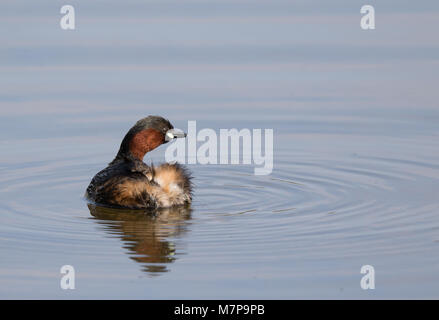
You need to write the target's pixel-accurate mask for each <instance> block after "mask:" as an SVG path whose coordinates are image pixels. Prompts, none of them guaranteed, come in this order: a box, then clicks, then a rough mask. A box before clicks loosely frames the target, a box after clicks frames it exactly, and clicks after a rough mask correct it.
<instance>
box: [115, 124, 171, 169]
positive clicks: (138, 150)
mask: <svg viewBox="0 0 439 320" xmlns="http://www.w3.org/2000/svg"><path fill="white" fill-rule="evenodd" d="M164 142H165V137H164V135H163V134H162V133H161V132H160V131H158V130H156V129H152V128H149V129H143V130H135V131H134V130H130V131H128V133H127V134H126V135H125V137H124V138H123V140H122V143H121V145H120V149H119V152H118V153H117V155H116V158H115V159H114V160H113V161H112V162H115V161H117V160H122V159H125V160H140V161H143V157H144V156H145V154H146V153H148V152H149V151H151V150H154V149H155V148H157V147H158V146H160V145H161V144H163V143H164Z"/></svg>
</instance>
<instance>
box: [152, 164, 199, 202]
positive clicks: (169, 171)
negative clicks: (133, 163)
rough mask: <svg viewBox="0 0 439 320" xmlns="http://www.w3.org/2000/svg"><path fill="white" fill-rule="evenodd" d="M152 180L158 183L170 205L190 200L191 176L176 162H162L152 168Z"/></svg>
mask: <svg viewBox="0 0 439 320" xmlns="http://www.w3.org/2000/svg"><path fill="white" fill-rule="evenodd" d="M153 180H154V181H155V182H156V183H157V184H158V185H160V187H161V188H162V190H163V191H164V192H165V194H166V195H167V196H168V197H169V201H170V203H171V206H172V205H182V204H187V203H190V202H191V201H192V183H191V176H190V174H189V172H188V171H187V170H186V168H185V167H183V166H182V165H180V164H178V163H174V164H169V163H164V164H162V165H160V166H158V167H155V168H154V178H153Z"/></svg>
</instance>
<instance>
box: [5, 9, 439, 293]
mask: <svg viewBox="0 0 439 320" xmlns="http://www.w3.org/2000/svg"><path fill="white" fill-rule="evenodd" d="M64 4H67V3H65V2H64V1H48V0H41V1H31V2H30V1H15V0H14V1H12V0H10V1H9V0H3V1H2V2H1V3H0V154H1V157H0V256H1V260H0V298H3V299H12V298H26V299H29V298H31V299H35V298H43V299H47V298H56V299H78V298H86V299H89V298H123V299H143V298H147V299H167V298H174V299H184V298H186V299H193V298H207V299H212V298H232V299H235V298H249V299H251V298H261V299H274V298H281V299H296V298H324V299H326V298H329V299H346V298H347V299H351V298H355V299H372V298H380V299H381V298H438V297H439V273H438V270H439V193H438V190H439V188H438V187H439V105H438V99H439V90H438V74H439V38H438V36H437V31H438V29H439V3H438V2H437V1H422V2H414V1H396V0H395V1H368V3H367V4H372V5H374V6H375V10H376V29H375V30H368V31H366V30H362V29H361V28H360V18H361V14H360V8H361V6H362V5H364V4H366V3H364V2H363V1H352V0H334V1H323V0H318V1H312V2H311V1H281V0H276V1H256V0H252V1H246V0H236V1H224V0H212V1H177V0H166V1H164V0H160V1H158V0H157V1H140V0H129V1H85V0H81V1H79V0H75V1H71V2H69V3H68V4H71V5H73V6H74V7H75V9H76V29H75V30H74V31H66V30H62V29H61V28H60V25H59V20H60V18H61V16H62V15H61V14H60V13H59V11H60V8H61V6H62V5H64ZM149 114H158V115H162V116H164V117H167V118H169V119H170V120H171V122H172V123H173V124H174V126H175V127H178V128H181V129H185V130H186V129H187V126H188V121H189V120H195V121H197V128H198V129H199V130H200V129H203V128H212V129H214V130H215V131H216V132H219V129H230V128H238V129H243V128H249V129H258V128H261V129H266V128H268V129H273V130H274V166H273V171H272V173H271V174H270V175H265V176H256V175H254V174H253V173H254V167H255V166H254V165H253V164H252V165H242V164H241V165H201V164H190V165H188V168H189V170H190V171H191V172H192V175H193V176H194V184H195V190H194V201H193V204H192V206H191V208H190V209H170V210H167V211H165V212H163V213H162V214H161V215H159V216H151V215H148V214H138V215H136V214H134V215H133V214H132V213H130V212H124V211H117V210H116V211H114V210H105V209H102V208H99V207H97V208H96V207H92V206H90V207H89V206H88V204H87V202H86V201H85V200H84V199H83V194H84V191H85V188H86V187H87V185H88V183H89V181H90V179H91V178H92V177H93V175H94V174H95V173H96V172H98V171H99V170H100V169H102V168H103V167H105V166H106V164H107V163H108V162H109V161H111V160H112V158H113V157H114V155H115V153H116V152H117V149H118V147H119V144H120V142H121V139H122V137H123V136H124V134H125V133H126V131H127V130H128V129H129V128H130V127H131V126H132V125H133V124H134V123H135V121H137V120H138V119H140V118H142V117H145V116H147V115H149ZM166 147H167V146H162V147H160V148H158V149H156V150H154V151H153V152H152V153H150V154H148V155H147V156H146V157H145V161H146V162H147V163H150V162H151V161H152V162H154V163H160V162H163V161H164V154H165V150H166ZM63 265H72V266H73V267H74V268H75V275H76V281H75V289H74V290H62V289H61V288H60V280H61V277H62V274H61V273H60V268H61V266H63ZM363 265H371V266H373V267H374V269H375V289H373V290H363V289H362V288H361V286H360V280H361V278H362V276H363V274H361V273H360V268H361V267H362V266H363Z"/></svg>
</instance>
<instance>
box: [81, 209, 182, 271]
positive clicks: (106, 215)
mask: <svg viewBox="0 0 439 320" xmlns="http://www.w3.org/2000/svg"><path fill="white" fill-rule="evenodd" d="M88 208H89V210H90V214H91V215H92V216H93V217H94V218H95V219H96V220H97V222H98V223H99V224H100V225H101V226H103V229H104V230H105V231H106V232H108V234H110V235H117V236H119V237H120V239H121V240H122V243H123V247H124V248H126V249H128V250H129V255H130V258H131V259H133V260H134V261H137V262H139V263H140V264H141V265H142V270H143V271H145V272H147V273H148V274H149V275H151V276H153V275H159V274H161V273H163V272H168V271H169V270H168V267H167V265H166V264H169V263H171V262H173V261H175V260H176V258H177V256H178V254H181V252H179V250H180V248H179V247H178V242H175V241H172V238H178V237H179V236H181V235H184V234H185V233H186V232H187V228H188V220H189V219H190V215H191V209H190V208H188V207H174V208H167V209H160V211H154V212H142V211H139V210H123V209H112V208H105V207H100V206H96V205H93V204H88ZM180 251H181V250H180Z"/></svg>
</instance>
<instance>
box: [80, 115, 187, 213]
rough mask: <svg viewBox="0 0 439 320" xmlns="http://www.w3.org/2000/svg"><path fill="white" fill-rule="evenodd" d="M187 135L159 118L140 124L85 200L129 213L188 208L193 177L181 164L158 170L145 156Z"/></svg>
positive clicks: (131, 130) (152, 118)
mask: <svg viewBox="0 0 439 320" xmlns="http://www.w3.org/2000/svg"><path fill="white" fill-rule="evenodd" d="M185 136H186V134H185V133H183V132H182V131H179V130H177V129H174V127H173V126H172V124H171V123H170V122H169V121H168V120H166V119H164V118H162V117H157V116H149V117H146V118H144V119H141V120H139V121H137V123H136V124H135V125H134V126H133V127H132V128H131V129H130V130H129V131H128V133H127V134H126V135H125V137H124V139H123V140H122V144H121V145H120V149H119V152H118V153H117V155H116V158H114V160H113V161H112V162H110V163H109V165H108V167H106V168H105V169H104V170H102V171H100V172H99V173H97V174H96V175H95V176H94V177H93V179H92V180H91V182H90V185H89V186H88V188H87V191H86V194H85V196H86V198H88V199H89V200H92V201H93V202H95V203H97V204H102V205H108V206H112V207H120V208H129V209H148V208H165V207H172V206H176V205H184V204H189V203H190V202H191V200H192V195H191V192H192V184H191V181H190V179H191V177H190V175H189V173H188V172H187V170H186V169H185V168H184V167H183V166H181V165H179V164H178V163H175V164H169V163H164V164H162V165H160V166H158V167H154V166H152V165H151V166H148V165H146V164H145V163H144V162H143V157H144V156H145V154H146V153H147V152H149V151H151V150H153V149H155V148H157V147H158V146H160V145H161V144H164V143H167V142H169V141H171V140H172V139H174V138H183V137H185Z"/></svg>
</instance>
